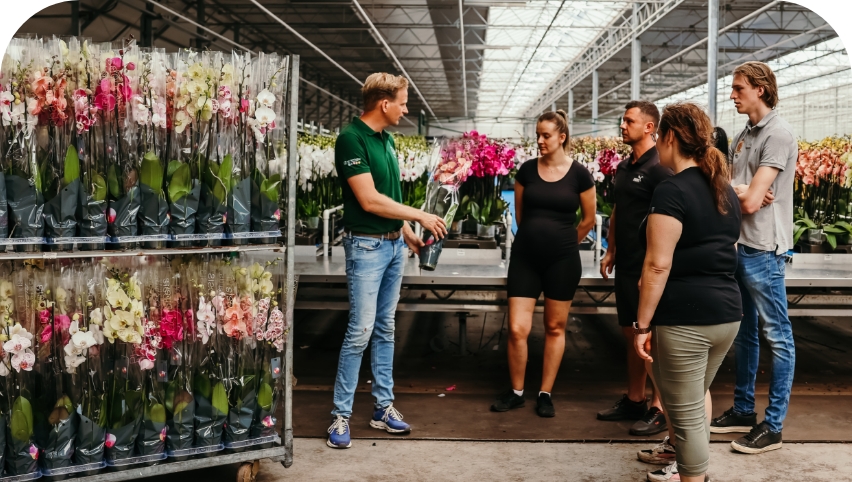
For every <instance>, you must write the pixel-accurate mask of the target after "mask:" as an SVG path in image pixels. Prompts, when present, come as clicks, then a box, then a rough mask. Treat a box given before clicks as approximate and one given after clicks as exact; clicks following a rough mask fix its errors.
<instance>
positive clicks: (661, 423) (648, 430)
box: [630, 407, 669, 435]
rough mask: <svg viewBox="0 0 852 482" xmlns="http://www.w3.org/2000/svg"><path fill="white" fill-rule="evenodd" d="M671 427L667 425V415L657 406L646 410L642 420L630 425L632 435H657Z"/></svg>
mask: <svg viewBox="0 0 852 482" xmlns="http://www.w3.org/2000/svg"><path fill="white" fill-rule="evenodd" d="M668 429H669V427H668V425H666V416H665V415H664V414H663V412H662V411H661V410H660V409H659V408H657V407H651V408H650V410H648V411H647V412H645V416H644V417H642V420H639V421H638V422H636V423H634V424H633V426H632V427H630V435H656V434H658V433H660V432H665V431H666V430H668Z"/></svg>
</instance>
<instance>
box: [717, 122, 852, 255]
mask: <svg viewBox="0 0 852 482" xmlns="http://www.w3.org/2000/svg"><path fill="white" fill-rule="evenodd" d="M734 148H735V149H736V148H737V147H736V146H735V147H734ZM850 152H852V143H850V138H849V137H848V136H847V137H828V138H825V139H822V140H821V141H818V142H813V143H809V142H804V141H800V142H799V157H798V159H797V161H796V176H795V183H794V187H793V195H794V201H793V205H794V207H795V212H794V218H795V223H794V232H793V239H794V242H799V240H800V239H801V237H802V235H804V234H805V233H806V232H808V230H812V231H811V232H810V233H809V236H808V238H812V237H813V236H812V234H813V233H816V235H817V236H816V237H817V238H819V239H808V241H809V242H811V243H816V244H822V239H821V238H822V237H823V236H824V237H825V241H827V242H828V244H829V245H830V246H831V249H832V250H833V249H834V248H836V247H837V245H838V244H844V245H848V244H852V243H850V241H849V238H850V234H852V225H850V221H852V190H850V188H852V169H850V167H852V154H850ZM820 230H821V231H822V233H821V234H820Z"/></svg>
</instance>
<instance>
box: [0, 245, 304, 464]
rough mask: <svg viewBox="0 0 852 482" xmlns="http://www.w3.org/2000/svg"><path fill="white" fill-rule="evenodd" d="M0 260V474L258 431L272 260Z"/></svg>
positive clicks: (268, 352)
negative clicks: (41, 261) (0, 460)
mask: <svg viewBox="0 0 852 482" xmlns="http://www.w3.org/2000/svg"><path fill="white" fill-rule="evenodd" d="M179 261H180V262H170V261H165V260H159V261H158V260H150V259H143V260H139V261H136V260H127V261H120V262H103V263H92V262H89V261H82V260H77V261H67V260H63V261H56V262H46V263H42V264H39V263H29V262H27V263H23V262H14V263H6V264H4V265H2V266H0V268H2V269H0V272H2V273H4V274H2V275H0V348H2V350H0V454H3V458H2V466H0V473H2V474H3V475H4V476H19V475H24V474H37V473H43V474H44V475H47V476H50V475H58V474H62V473H66V472H83V471H86V472H92V471H97V470H100V469H101V468H103V467H104V466H107V465H110V466H115V467H121V466H131V465H136V464H140V463H156V462H158V461H160V460H163V459H165V458H167V457H169V456H171V457H175V458H181V457H188V456H191V455H195V454H198V453H209V452H216V451H219V450H222V449H223V448H225V447H229V448H232V449H233V450H239V449H241V448H244V447H246V446H251V445H258V444H268V443H271V442H272V441H273V439H274V436H275V435H276V431H275V425H276V408H277V407H278V405H279V404H280V396H281V393H282V388H281V386H280V385H281V384H280V381H281V378H280V375H281V367H282V365H281V356H282V352H283V350H284V344H285V340H286V336H287V330H288V326H287V325H286V320H285V317H284V312H283V311H282V306H281V304H280V300H281V293H282V289H281V276H280V271H281V270H280V269H279V260H278V259H277V258H268V259H266V260H265V261H264V262H263V263H261V262H250V261H246V260H240V259H232V260H222V259H210V258H202V257H201V256H200V255H196V256H194V257H187V258H184V259H181V260H179Z"/></svg>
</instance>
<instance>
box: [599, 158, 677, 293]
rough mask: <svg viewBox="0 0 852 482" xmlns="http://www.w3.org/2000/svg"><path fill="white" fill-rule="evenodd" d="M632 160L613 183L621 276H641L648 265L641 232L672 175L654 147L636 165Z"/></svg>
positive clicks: (620, 168)
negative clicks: (659, 189)
mask: <svg viewBox="0 0 852 482" xmlns="http://www.w3.org/2000/svg"><path fill="white" fill-rule="evenodd" d="M632 159H633V156H632V154H631V157H629V158H627V159H625V160H624V161H622V162H621V163H620V164H619V165H618V170H617V171H616V172H615V176H614V177H613V180H612V183H613V186H614V188H615V190H614V194H615V208H616V209H615V269H616V270H617V271H618V273H623V274H630V275H636V276H638V275H639V274H640V273H641V272H642V263H644V262H645V247H644V244H643V243H642V242H640V237H641V238H644V236H645V233H644V231H643V232H640V231H639V226H640V225H641V224H642V220H643V219H645V216H646V215H647V214H648V208H649V207H650V205H651V196H652V195H653V194H654V189H656V188H657V185H658V184H660V183H661V182H663V181H665V180H666V179H668V178H669V177H671V175H672V171H671V169H669V168H667V167H665V166H663V165H662V164H660V156H659V154H657V148H656V147H652V148H650V149H648V152H646V153H645V154H642V156H641V157H640V158H639V159H638V160H637V161H636V162H631V161H632Z"/></svg>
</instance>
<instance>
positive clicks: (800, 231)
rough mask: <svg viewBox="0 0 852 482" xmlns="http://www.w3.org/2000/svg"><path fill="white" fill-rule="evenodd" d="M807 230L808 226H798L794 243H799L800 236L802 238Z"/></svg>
mask: <svg viewBox="0 0 852 482" xmlns="http://www.w3.org/2000/svg"><path fill="white" fill-rule="evenodd" d="M807 230H808V228H807V226H799V227H798V228H796V231H795V232H794V233H793V244H796V243H798V242H799V238H801V237H802V235H803V234H805V231H807Z"/></svg>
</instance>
